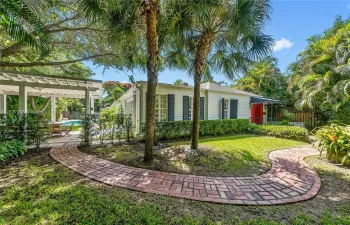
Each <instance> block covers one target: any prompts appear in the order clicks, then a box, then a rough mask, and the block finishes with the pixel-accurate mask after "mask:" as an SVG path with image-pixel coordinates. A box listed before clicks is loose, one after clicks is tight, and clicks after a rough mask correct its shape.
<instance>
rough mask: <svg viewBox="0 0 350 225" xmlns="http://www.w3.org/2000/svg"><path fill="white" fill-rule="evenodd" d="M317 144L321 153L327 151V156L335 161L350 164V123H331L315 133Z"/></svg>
mask: <svg viewBox="0 0 350 225" xmlns="http://www.w3.org/2000/svg"><path fill="white" fill-rule="evenodd" d="M315 138H316V142H315V144H314V145H315V146H317V148H318V149H319V151H320V153H321V154H322V152H324V151H326V158H327V159H328V160H330V161H331V162H334V163H341V164H343V165H346V166H350V125H346V126H341V125H337V124H331V125H329V126H324V127H322V128H321V129H319V130H317V131H316V133H315Z"/></svg>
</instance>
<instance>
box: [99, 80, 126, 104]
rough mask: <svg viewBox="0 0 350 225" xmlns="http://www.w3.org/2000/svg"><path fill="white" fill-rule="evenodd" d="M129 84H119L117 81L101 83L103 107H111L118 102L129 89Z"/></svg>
mask: <svg viewBox="0 0 350 225" xmlns="http://www.w3.org/2000/svg"><path fill="white" fill-rule="evenodd" d="M131 86H132V84H131V83H120V82H119V81H106V82H104V83H103V86H102V87H103V91H104V93H105V97H103V99H102V105H103V107H109V106H111V105H112V104H113V103H114V102H115V101H116V100H118V99H119V98H120V97H121V96H122V95H123V94H124V93H125V92H126V91H127V90H128V89H129V88H130V87H131Z"/></svg>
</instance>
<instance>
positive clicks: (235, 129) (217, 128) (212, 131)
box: [140, 119, 250, 140]
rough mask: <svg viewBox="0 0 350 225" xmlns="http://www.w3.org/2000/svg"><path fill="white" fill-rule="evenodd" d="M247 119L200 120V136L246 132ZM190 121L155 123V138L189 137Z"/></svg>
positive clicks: (190, 131) (190, 132) (142, 132)
mask: <svg viewBox="0 0 350 225" xmlns="http://www.w3.org/2000/svg"><path fill="white" fill-rule="evenodd" d="M249 124H250V122H249V120H248V119H226V120H201V121H200V126H199V135H200V136H224V135H230V134H240V133H246V132H247V129H248V127H249ZM144 133H145V126H144V125H143V126H142V129H141V134H140V139H141V140H144ZM191 134H192V121H169V122H158V123H157V138H158V139H160V140H170V139H184V138H190V137H191Z"/></svg>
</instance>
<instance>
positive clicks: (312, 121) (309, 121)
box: [251, 109, 322, 130]
mask: <svg viewBox="0 0 350 225" xmlns="http://www.w3.org/2000/svg"><path fill="white" fill-rule="evenodd" d="M288 111H289V112H290V113H291V114H293V115H294V116H293V117H294V118H293V119H290V118H289V117H287V116H286V115H285V114H284V113H283V112H281V111H278V112H269V113H267V115H266V116H264V117H259V118H258V117H254V118H251V121H260V123H262V124H266V125H294V126H300V127H305V128H306V129H308V130H312V129H314V128H315V127H318V126H320V125H322V123H321V121H320V120H319V119H318V118H317V116H316V114H315V113H314V112H300V111H296V110H294V109H288Z"/></svg>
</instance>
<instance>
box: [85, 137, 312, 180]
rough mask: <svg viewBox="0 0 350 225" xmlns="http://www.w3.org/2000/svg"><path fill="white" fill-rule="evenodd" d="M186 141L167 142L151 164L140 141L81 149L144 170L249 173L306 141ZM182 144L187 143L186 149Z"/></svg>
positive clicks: (266, 166)
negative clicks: (197, 145) (281, 151)
mask: <svg viewBox="0 0 350 225" xmlns="http://www.w3.org/2000/svg"><path fill="white" fill-rule="evenodd" d="M189 144H190V142H172V143H167V145H169V146H168V147H167V148H165V149H163V150H161V151H156V152H155V153H156V155H155V160H154V163H153V164H152V165H148V164H144V163H143V150H142V148H143V146H142V145H140V144H134V145H119V146H113V147H99V148H93V149H86V148H85V149H82V150H83V151H85V152H87V153H89V154H95V155H98V156H99V157H101V158H104V159H108V160H110V161H113V162H118V163H122V164H126V165H131V166H136V167H142V168H147V169H154V170H161V171H168V172H177V173H190V174H196V175H208V176H209V175H212V176H232V175H235V176H249V175H257V174H263V173H264V172H266V171H267V170H269V168H270V160H269V158H268V154H269V152H271V151H273V150H277V149H283V148H289V147H297V146H301V145H306V144H307V143H304V142H299V141H294V140H286V139H281V138H273V137H260V136H251V135H238V136H229V137H221V138H207V139H202V140H201V141H200V146H201V147H200V149H199V150H198V151H195V152H189V151H188V150H189V149H188V145H189ZM184 145H187V149H186V148H185V146H184ZM186 150H187V151H186Z"/></svg>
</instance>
